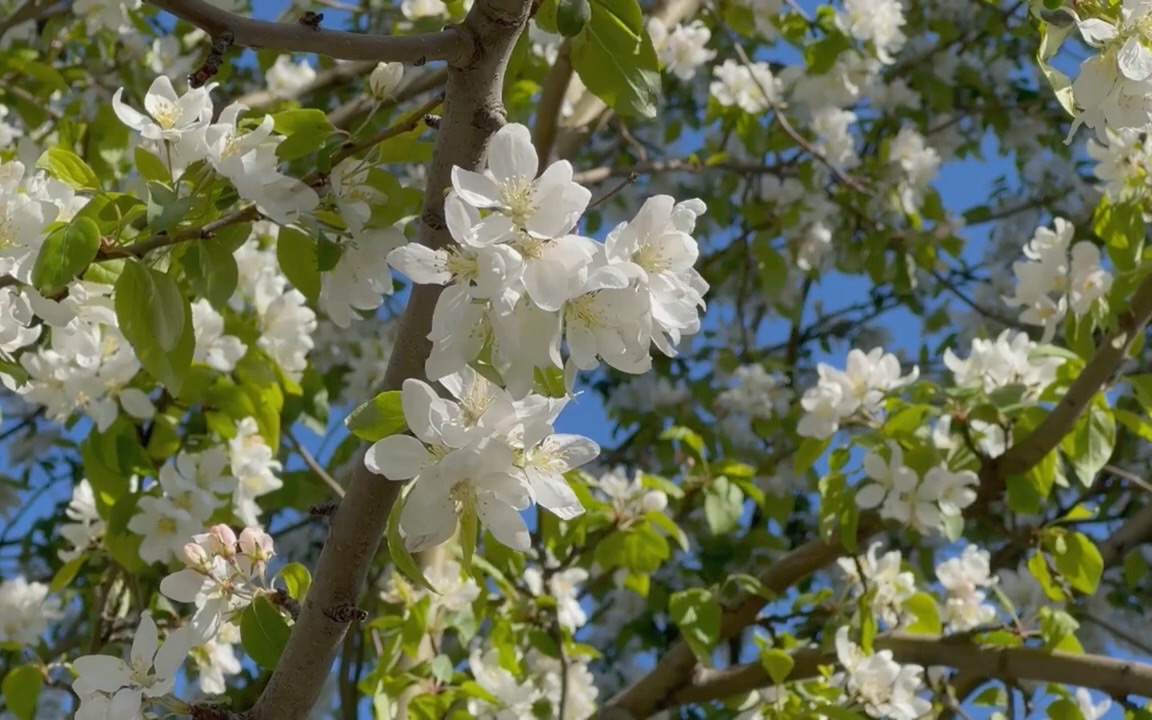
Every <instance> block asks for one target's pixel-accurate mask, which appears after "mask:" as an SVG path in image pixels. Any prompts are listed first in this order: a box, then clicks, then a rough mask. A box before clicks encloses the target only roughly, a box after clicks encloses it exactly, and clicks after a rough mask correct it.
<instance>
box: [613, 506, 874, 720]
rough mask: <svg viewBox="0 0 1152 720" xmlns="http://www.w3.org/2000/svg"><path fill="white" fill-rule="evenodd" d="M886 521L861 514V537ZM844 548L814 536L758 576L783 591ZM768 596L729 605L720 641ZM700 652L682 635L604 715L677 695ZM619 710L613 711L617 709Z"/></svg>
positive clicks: (651, 706)
mask: <svg viewBox="0 0 1152 720" xmlns="http://www.w3.org/2000/svg"><path fill="white" fill-rule="evenodd" d="M880 527H881V525H880V521H879V518H878V517H877V516H875V515H872V514H868V515H863V516H861V517H860V524H859V526H858V528H857V532H856V537H857V538H859V539H861V540H863V539H865V538H867V537H868V536H870V535H872V534H873V533H875V532H876V531H877V530H879V529H880ZM843 553H844V546H843V544H842V543H841V542H840V538H839V536H837V537H836V538H835V539H834V540H832V541H829V540H823V539H820V540H811V541H809V542H807V543H805V544H804V545H801V546H800V547H798V548H796V549H795V550H792V551H791V552H789V553H788V554H787V555H785V556H784V557H782V558H780V559H778V560H776V561H774V562H773V563H772V564H771V565H769V566H768V567H767V568H765V569H764V570H763V571H762V572H761V573H760V574H759V577H758V579H759V580H760V583H761V584H762V585H763V586H764V588H765V589H766V590H769V591H771V592H773V593H782V592H784V591H785V590H787V589H788V588H790V587H792V586H793V585H795V584H796V583H798V582H800V581H801V580H803V579H804V578H806V577H808V576H809V575H811V574H812V573H814V572H816V571H817V570H819V569H820V568H822V567H824V566H825V565H827V564H828V563H830V562H832V561H833V560H835V559H836V558H838V557H840V556H841V555H842V554H843ZM765 603H767V600H766V599H765V598H763V597H760V596H759V595H744V596H743V597H742V598H740V599H739V600H737V601H736V602H735V603H733V605H732V606H731V607H729V608H728V609H726V610H725V612H724V616H723V618H722V619H721V624H720V638H719V640H718V642H724V641H725V640H727V639H729V638H732V637H735V636H736V635H737V634H739V633H740V631H742V630H743V629H744V628H746V627H748V626H749V625H751V624H753V623H754V622H755V621H756V616H757V615H759V614H760V610H761V609H762V608H763V607H764V605H765ZM696 665H697V661H696V656H695V655H694V654H693V653H692V650H691V649H690V648H689V647H688V644H687V643H685V642H684V641H683V640H677V641H676V642H675V643H674V644H673V645H672V647H671V648H669V650H668V652H667V653H665V654H664V655H663V656H661V657H660V660H659V661H658V662H657V663H656V667H654V668H652V670H651V671H649V672H648V674H646V675H644V676H643V677H641V678H640V679H639V680H637V681H636V682H634V683H632V684H631V685H629V686H628V687H626V688H624V689H623V690H621V691H620V692H619V693H617V695H616V696H615V697H613V698H612V699H611V700H610V701H609V702H608V705H607V708H609V709H610V712H609V714H607V715H605V717H609V718H610V717H614V716H615V717H633V718H646V717H649V716H650V715H652V714H654V713H656V712H657V711H659V710H662V709H664V708H667V707H671V705H669V703H670V702H672V698H673V697H674V696H675V695H676V694H677V693H679V692H682V691H683V688H685V687H689V686H690V685H691V678H692V675H693V671H694V669H695V668H696ZM613 711H614V712H613Z"/></svg>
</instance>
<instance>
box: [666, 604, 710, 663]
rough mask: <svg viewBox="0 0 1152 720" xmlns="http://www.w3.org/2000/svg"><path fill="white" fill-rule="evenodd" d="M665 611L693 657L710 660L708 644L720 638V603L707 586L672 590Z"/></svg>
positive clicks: (704, 660) (708, 661)
mask: <svg viewBox="0 0 1152 720" xmlns="http://www.w3.org/2000/svg"><path fill="white" fill-rule="evenodd" d="M668 615H669V616H670V617H671V618H672V622H674V623H676V626H677V627H678V628H680V633H681V634H682V635H683V637H684V641H685V642H687V643H688V647H690V648H692V652H693V653H694V654H695V655H696V658H697V659H698V660H700V662H702V663H704V664H705V665H711V664H712V648H713V646H715V645H716V642H717V641H718V640H719V639H720V618H721V612H720V603H718V602H717V601H716V598H715V597H714V596H713V595H712V593H711V592H709V591H708V590H704V589H701V588H693V589H691V590H682V591H680V592H677V593H673V594H672V597H671V598H669V600H668Z"/></svg>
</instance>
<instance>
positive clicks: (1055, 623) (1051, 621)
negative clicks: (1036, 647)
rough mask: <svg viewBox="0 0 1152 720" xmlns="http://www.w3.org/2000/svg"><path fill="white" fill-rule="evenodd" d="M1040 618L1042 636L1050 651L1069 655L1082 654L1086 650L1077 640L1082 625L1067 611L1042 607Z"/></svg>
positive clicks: (1045, 645)
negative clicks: (1078, 630) (1077, 633)
mask: <svg viewBox="0 0 1152 720" xmlns="http://www.w3.org/2000/svg"><path fill="white" fill-rule="evenodd" d="M1039 616H1040V636H1041V637H1042V638H1044V647H1045V648H1047V649H1048V650H1061V651H1063V652H1069V653H1082V652H1084V648H1083V646H1082V645H1080V641H1079V640H1077V639H1076V630H1077V629H1078V628H1079V627H1080V623H1078V622H1077V621H1076V619H1075V618H1073V617H1072V616H1071V615H1069V614H1068V613H1067V612H1066V611H1064V610H1060V609H1058V608H1053V607H1042V608H1040V612H1039Z"/></svg>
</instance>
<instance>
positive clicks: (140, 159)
mask: <svg viewBox="0 0 1152 720" xmlns="http://www.w3.org/2000/svg"><path fill="white" fill-rule="evenodd" d="M134 155H135V157H136V170H137V171H139V173H140V176H141V177H143V178H144V179H145V180H151V181H152V182H158V183H164V184H167V183H170V182H172V173H170V172H169V171H168V166H167V165H165V164H164V161H163V160H161V159H160V158H158V157H156V156H155V155H153V154H152V153H150V152H148V151H147V150H145V149H144V148H143V147H141V146H137V147H136V150H135V153H134Z"/></svg>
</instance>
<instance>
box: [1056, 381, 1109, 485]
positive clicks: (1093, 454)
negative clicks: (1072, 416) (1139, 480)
mask: <svg viewBox="0 0 1152 720" xmlns="http://www.w3.org/2000/svg"><path fill="white" fill-rule="evenodd" d="M1115 446H1116V417H1115V416H1114V415H1113V414H1112V409H1111V408H1110V407H1108V403H1107V400H1105V399H1104V396H1103V395H1098V396H1097V397H1096V398H1095V400H1094V401H1093V402H1092V404H1091V405H1090V406H1089V407H1088V412H1086V413H1084V414H1083V415H1081V416H1080V418H1079V419H1078V420H1077V421H1076V424H1075V426H1073V428H1072V432H1071V433H1069V434H1068V435H1066V436H1065V437H1064V439H1063V440H1061V442H1060V448H1061V449H1062V450H1063V451H1064V455H1065V456H1066V457H1067V458H1068V460H1069V462H1071V464H1072V468H1073V469H1074V470H1075V471H1076V476H1077V477H1078V478H1080V482H1081V483H1083V484H1084V486H1085V487H1088V486H1090V485H1091V484H1092V483H1093V481H1095V479H1096V474H1097V473H1099V472H1100V470H1101V469H1103V468H1104V466H1105V465H1107V464H1108V461H1109V460H1110V459H1111V458H1112V450H1113V448H1114V447H1115Z"/></svg>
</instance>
